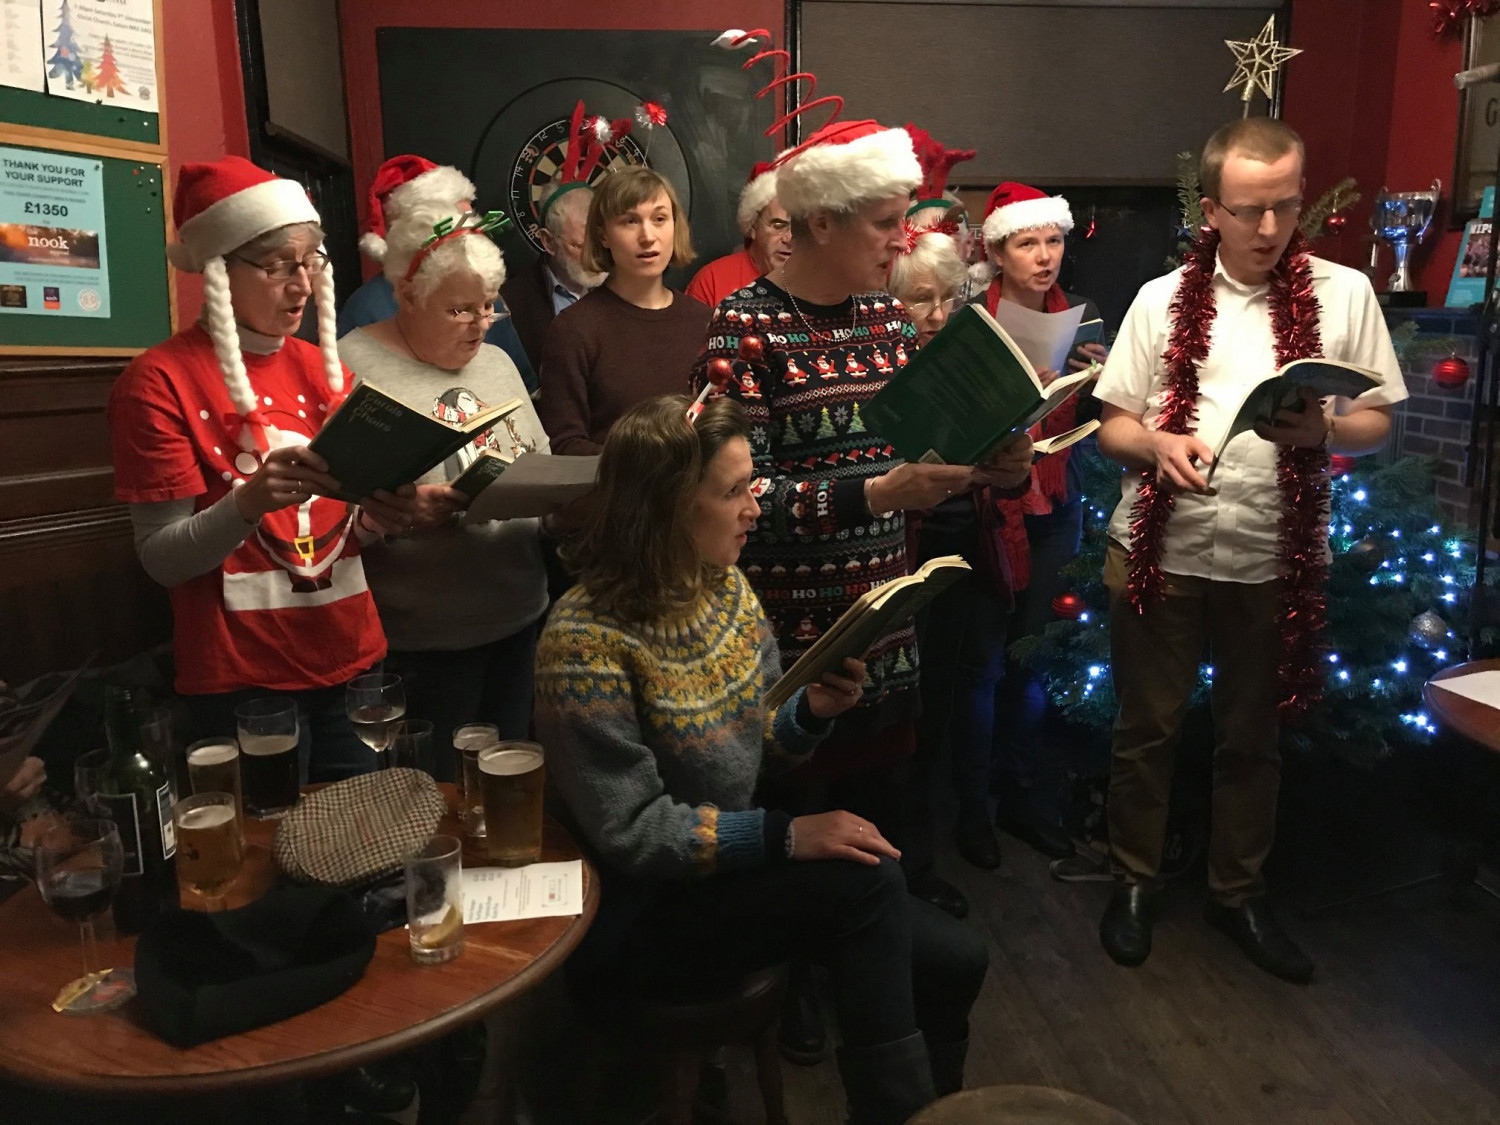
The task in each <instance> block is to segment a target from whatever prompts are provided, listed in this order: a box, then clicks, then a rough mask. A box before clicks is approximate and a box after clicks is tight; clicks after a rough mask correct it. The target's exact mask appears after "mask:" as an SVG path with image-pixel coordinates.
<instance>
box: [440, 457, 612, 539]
mask: <svg viewBox="0 0 1500 1125" xmlns="http://www.w3.org/2000/svg"><path fill="white" fill-rule="evenodd" d="M598 475H599V458H598V457H596V456H595V457H560V456H554V455H553V454H551V453H523V454H521V455H520V456H519V457H516V458H515V459H514V460H511V459H509V458H506V457H505V456H503V455H502V454H499V453H489V452H486V453H485V454H484V455H482V456H480V457H479V458H478V459H477V460H476V461H475V462H474V464H472V465H470V466H469V467H468V469H466V470H465V471H464V473H463V475H462V476H460V477H459V478H458V479H457V480H455V481H453V482H452V484H453V487H454V488H456V489H458V490H459V491H460V492H468V491H469V487H473V486H475V485H477V487H476V488H475V491H474V492H473V493H471V495H472V496H473V497H474V500H473V503H471V504H470V505H469V510H468V511H467V512H465V513H464V523H479V522H481V521H483V520H514V519H521V518H523V517H526V516H545V515H546V514H547V513H548V512H550V511H552V509H553V508H557V507H560V506H561V505H563V504H571V503H572V502H573V501H574V500H577V499H579V498H581V497H583V496H586V495H588V493H589V492H590V491H592V490H593V487H594V482H595V480H596V479H597V478H598Z"/></svg>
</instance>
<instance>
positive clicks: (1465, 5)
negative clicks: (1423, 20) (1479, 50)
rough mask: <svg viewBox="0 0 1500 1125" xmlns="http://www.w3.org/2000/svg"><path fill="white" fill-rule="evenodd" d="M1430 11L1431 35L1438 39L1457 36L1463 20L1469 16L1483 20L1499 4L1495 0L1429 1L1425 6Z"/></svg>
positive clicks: (1498, 6) (1499, 3)
mask: <svg viewBox="0 0 1500 1125" xmlns="http://www.w3.org/2000/svg"><path fill="white" fill-rule="evenodd" d="M1427 6H1428V7H1429V8H1431V9H1432V33H1433V34H1434V35H1436V36H1437V37H1438V38H1440V39H1441V38H1442V37H1443V36H1445V35H1457V34H1458V32H1459V31H1460V30H1462V28H1463V23H1464V20H1465V19H1467V18H1468V17H1469V16H1477V17H1479V18H1480V19H1483V18H1484V17H1485V16H1488V15H1492V14H1493V13H1494V12H1495V10H1496V9H1497V8H1500V2H1497V0H1431V3H1429V4H1428V5H1427Z"/></svg>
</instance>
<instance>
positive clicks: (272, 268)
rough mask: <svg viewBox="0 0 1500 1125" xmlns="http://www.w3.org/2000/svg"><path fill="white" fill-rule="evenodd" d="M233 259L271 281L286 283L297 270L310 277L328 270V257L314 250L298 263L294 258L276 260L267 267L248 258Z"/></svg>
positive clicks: (237, 256) (237, 257) (238, 257)
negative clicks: (258, 271)
mask: <svg viewBox="0 0 1500 1125" xmlns="http://www.w3.org/2000/svg"><path fill="white" fill-rule="evenodd" d="M234 257H235V261H237V262H242V263H243V264H245V265H247V266H249V267H250V268H251V269H257V270H260V272H261V273H263V274H265V275H266V276H267V277H269V278H270V279H271V280H272V281H287V280H289V279H290V278H291V276H292V274H294V273H296V272H297V271H298V270H306V271H307V273H308V276H312V275H313V274H315V273H322V272H323V271H324V270H325V269H327V268H328V255H327V254H325V253H323V251H321V250H314V251H313V252H312V253H311V254H309V255H307V257H305V258H303V259H302V260H301V261H300V262H299V261H297V259H295V258H277V259H276V260H275V261H274V262H272V263H271V264H270V265H268V266H264V265H261V264H260V263H259V262H252V261H251V260H250V259H249V258H242V257H240V256H239V255H238V254H236V255H235V256H234Z"/></svg>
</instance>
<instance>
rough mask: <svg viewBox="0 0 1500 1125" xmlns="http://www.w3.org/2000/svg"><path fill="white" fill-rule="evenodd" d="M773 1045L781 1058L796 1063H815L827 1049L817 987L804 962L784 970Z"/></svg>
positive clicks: (820, 1059)
mask: <svg viewBox="0 0 1500 1125" xmlns="http://www.w3.org/2000/svg"><path fill="white" fill-rule="evenodd" d="M776 1045H777V1046H778V1047H780V1048H781V1057H782V1058H784V1059H786V1061H787V1062H790V1063H796V1064H797V1065H798V1066H817V1065H818V1063H820V1062H822V1061H823V1058H824V1056H825V1055H827V1053H828V1034H827V1032H826V1031H825V1030H824V1028H823V1011H822V1009H821V1008H820V1007H819V1006H818V991H817V987H816V985H815V983H814V981H813V975H812V970H811V969H810V968H808V967H807V966H805V965H794V966H793V967H792V969H791V971H790V973H789V974H788V977H787V982H786V999H784V1000H783V1001H782V1002H781V1028H780V1030H779V1031H777V1033H776Z"/></svg>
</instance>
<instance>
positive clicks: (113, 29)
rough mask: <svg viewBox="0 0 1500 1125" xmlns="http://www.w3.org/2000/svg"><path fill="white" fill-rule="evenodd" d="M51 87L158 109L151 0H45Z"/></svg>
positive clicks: (45, 56) (81, 97)
mask: <svg viewBox="0 0 1500 1125" xmlns="http://www.w3.org/2000/svg"><path fill="white" fill-rule="evenodd" d="M42 36H43V46H42V62H43V66H44V67H45V69H46V75H47V92H48V93H49V94H54V95H56V96H58V97H63V98H74V99H76V100H78V101H84V102H104V103H108V104H110V105H118V106H119V107H121V108H122V109H138V110H142V111H144V112H146V113H156V112H157V111H158V106H157V91H156V28H155V19H154V15H153V12H152V6H151V0H44V3H43V5H42Z"/></svg>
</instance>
